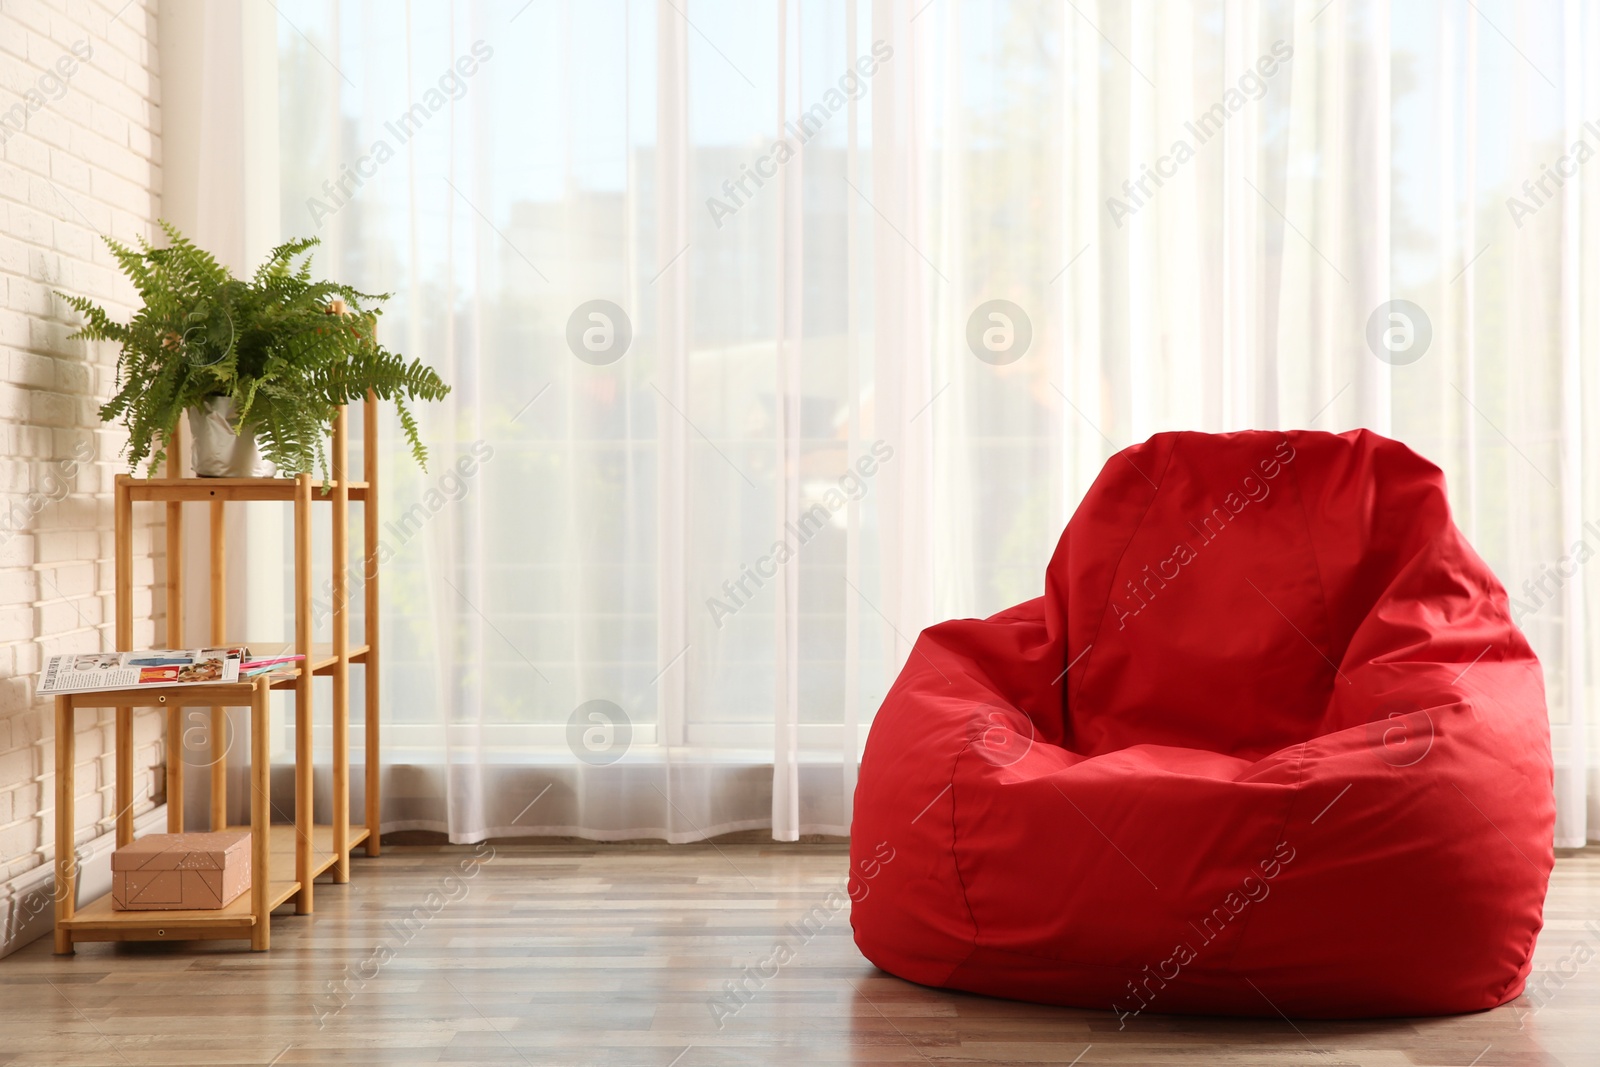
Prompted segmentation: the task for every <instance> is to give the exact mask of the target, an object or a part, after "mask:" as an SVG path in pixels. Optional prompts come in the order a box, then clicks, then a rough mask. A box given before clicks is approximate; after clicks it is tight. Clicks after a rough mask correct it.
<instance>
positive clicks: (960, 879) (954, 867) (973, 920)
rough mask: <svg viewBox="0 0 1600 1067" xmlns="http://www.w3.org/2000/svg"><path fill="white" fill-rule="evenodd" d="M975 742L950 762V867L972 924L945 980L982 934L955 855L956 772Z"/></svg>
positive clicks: (972, 952) (973, 949) (974, 948)
mask: <svg viewBox="0 0 1600 1067" xmlns="http://www.w3.org/2000/svg"><path fill="white" fill-rule="evenodd" d="M976 743H977V742H976V741H968V742H967V743H966V744H965V745H963V746H962V747H961V748H960V749H959V750H958V751H957V752H956V757H955V759H954V760H953V761H951V764H950V868H951V870H953V871H955V872H956V884H957V885H958V886H959V887H960V888H961V904H962V906H963V907H965V908H966V909H967V921H968V922H970V923H971V924H972V947H971V948H969V949H968V950H967V954H966V955H965V956H963V957H962V958H961V959H960V960H959V961H958V962H956V963H955V964H953V965H952V966H951V968H950V973H949V974H948V975H946V976H945V981H947V982H948V981H950V980H951V979H952V978H954V977H955V976H956V975H957V974H959V973H960V972H961V968H963V967H965V966H966V965H967V962H968V961H969V960H971V959H972V957H973V956H974V955H975V954H976V953H977V951H978V947H979V946H978V939H979V938H980V937H981V936H982V932H981V931H980V930H979V929H978V917H977V915H975V914H974V913H973V911H972V901H971V900H969V899H968V898H967V880H966V879H965V878H963V877H962V876H961V858H960V857H959V856H957V855H956V843H957V842H958V841H960V839H961V837H960V834H959V833H958V832H957V830H956V772H957V771H959V770H960V767H961V757H963V756H965V755H966V754H967V753H968V752H970V751H972V746H973V745H974V744H976Z"/></svg>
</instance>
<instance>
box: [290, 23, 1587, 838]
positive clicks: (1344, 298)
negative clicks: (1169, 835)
mask: <svg viewBox="0 0 1600 1067" xmlns="http://www.w3.org/2000/svg"><path fill="white" fill-rule="evenodd" d="M278 6H279V10H280V12H281V18H280V25H279V40H280V55H281V60H282V69H281V72H280V73H281V85H282V106H281V109H280V112H281V123H282V131H281V135H282V146H283V152H282V159H283V166H284V170H283V175H282V186H283V203H282V213H283V219H284V227H285V232H286V235H297V234H304V233H314V234H317V235H319V236H322V237H323V238H324V240H325V242H326V243H327V247H326V249H325V252H324V255H323V259H322V267H323V269H325V270H327V271H329V272H332V273H335V274H337V275H338V276H339V277H341V278H344V279H346V280H349V281H351V282H353V283H355V284H357V285H359V286H362V287H365V288H368V289H374V290H382V291H392V292H394V293H395V299H394V302H393V305H392V310H391V312H390V314H389V315H388V316H387V317H386V319H385V320H384V332H385V336H386V337H387V339H388V341H389V342H390V343H391V344H393V345H395V346H396V347H399V348H401V349H402V350H403V351H406V352H407V353H408V354H411V355H416V356H420V357H423V358H425V359H428V360H430V361H432V362H433V363H434V364H435V365H436V366H438V367H439V369H440V370H441V372H442V373H444V374H445V376H446V377H447V379H448V380H450V381H452V382H453V383H454V384H455V387H456V388H455V392H454V393H453V394H452V396H451V398H450V400H449V401H448V402H447V403H444V404H440V405H435V406H433V407H431V408H429V409H428V410H426V411H424V412H421V413H420V418H421V419H422V422H423V425H424V428H425V431H426V436H427V438H428V440H429V441H431V442H432V447H433V457H432V462H431V464H430V467H429V470H428V472H427V473H426V474H424V473H421V472H418V471H416V470H415V469H414V468H412V467H411V466H409V465H408V464H407V463H406V462H405V461H404V460H403V457H401V456H400V455H399V453H398V450H397V449H396V447H395V434H394V433H393V432H392V431H393V429H394V428H393V427H392V426H385V427H384V435H383V442H384V448H385V449H386V456H385V462H386V464H387V467H386V469H387V470H388V471H390V472H391V474H390V477H389V478H388V480H387V487H386V489H385V492H384V498H383V501H382V507H383V508H384V515H385V518H386V519H388V520H390V522H391V525H390V526H388V527H386V529H388V530H390V531H391V536H392V539H393V540H392V543H391V544H390V548H391V549H392V553H391V558H390V559H389V562H388V566H387V570H386V574H387V575H388V576H389V577H388V579H387V584H386V587H385V612H386V614H385V619H384V623H385V636H386V642H387V650H386V656H385V663H386V666H385V673H384V677H383V684H384V686H385V690H384V692H385V698H384V699H385V706H386V709H387V715H388V721H389V722H390V724H391V725H390V726H389V728H388V732H387V734H386V737H385V754H386V761H387V764H388V769H387V771H386V774H387V777H388V781H389V788H388V792H387V796H388V798H389V799H388V801H387V803H388V805H389V810H387V811H386V812H385V813H384V818H385V826H386V828H391V829H392V828H403V827H426V828H432V829H446V830H448V831H449V832H450V833H451V834H452V836H454V837H455V838H456V839H458V840H469V841H470V840H474V839H477V838H481V837H483V836H486V835H491V834H514V833H537V834H578V835H583V836H588V837H593V838H601V839H617V838H627V837H665V838H667V839H669V840H674V841H682V840H691V839H695V838H699V837H703V836H706V835H710V834H716V833H721V832H726V831H730V830H735V829H755V828H767V827H770V828H771V831H772V834H773V836H774V837H776V838H778V839H784V840H788V839H794V838H795V837H797V836H798V835H800V834H805V833H842V832H845V831H846V829H847V828H848V825H849V817H850V797H851V791H852V789H853V784H854V773H855V765H856V758H857V755H858V752H859V746H860V743H861V741H862V739H863V738H864V736H865V731H866V729H867V727H868V725H869V723H870V720H871V717H872V713H873V710H874V709H875V708H876V707H877V705H878V703H879V701H880V700H881V698H882V695H883V693H884V692H885V690H886V688H887V686H888V684H889V682H890V681H891V680H892V679H893V676H894V673H895V671H896V670H897V668H898V666H899V665H900V663H901V662H902V661H903V659H904V657H905V656H906V655H907V654H908V652H909V647H910V641H911V640H912V639H913V638H914V636H915V634H916V632H917V630H918V629H919V628H920V627H922V626H923V625H926V624H927V623H929V622H931V621H934V620H936V619H939V618H945V617H950V616H953V615H976V614H984V613H988V612H992V611H995V610H998V609H999V608H1002V607H1004V606H1007V605H1009V604H1012V603H1015V602H1017V601H1019V600H1022V599H1025V598H1027V597H1030V596H1033V595H1037V593H1038V592H1039V591H1040V586H1041V573H1042V567H1043V565H1044V562H1045V560H1046V559H1047V558H1048V555H1049V553H1050V550H1051V548H1052V547H1053V545H1054V542H1055V539H1056V537H1057V536H1058V535H1059V533H1060V529H1061V527H1062V525H1063V524H1064V523H1065V521H1066V518H1067V516H1068V515H1069V514H1070V512H1071V509H1072V508H1073V506H1074V505H1075V503H1076V501H1077V500H1078V498H1079V497H1080V495H1081V494H1082V492H1083V491H1084V489H1085V488H1086V487H1087V485H1088V483H1089V481H1090V480H1091V479H1092V478H1093V476H1094V474H1095V472H1096V471H1097V470H1098V469H1099V467H1100V465H1101V463H1102V462H1103V461H1104V459H1105V457H1106V456H1107V455H1109V454H1110V452H1111V451H1112V450H1113V449H1115V448H1118V447H1122V446H1124V445H1126V444H1129V443H1131V442H1133V441H1136V440H1140V439H1143V438H1144V437H1146V436H1148V435H1149V434H1151V433H1154V432H1156V431H1158V430H1162V429H1168V428H1194V429H1204V430H1214V431H1220V430H1229V429H1237V428H1243V427H1250V426H1258V427H1259V426H1311V427H1315V428H1321V429H1329V430H1340V429H1346V428H1350V427H1353V426H1369V427H1372V428H1374V429H1376V430H1379V431H1380V432H1384V433H1388V434H1391V435H1393V436H1396V437H1399V438H1401V439H1403V440H1405V441H1407V442H1409V443H1410V444H1411V445H1412V446H1413V447H1415V448H1416V449H1418V450H1419V451H1420V452H1422V453H1423V454H1425V455H1427V456H1429V457H1430V458H1432V459H1433V460H1435V461H1436V462H1438V463H1439V464H1440V465H1442V466H1443V467H1444V468H1445V470H1446V472H1447V474H1448V476H1449V479H1450V485H1451V491H1452V495H1453V497H1454V503H1455V507H1456V510H1457V519H1458V522H1459V523H1460V524H1461V525H1462V526H1463V528H1464V529H1465V530H1466V531H1467V533H1468V535H1469V537H1471V538H1472V540H1473V542H1474V544H1475V545H1476V546H1477V547H1478V548H1479V550H1480V551H1481V552H1482V553H1483V554H1484V555H1485V557H1486V558H1487V559H1488V560H1489V561H1490V562H1491V564H1493V565H1494V567H1495V568H1496V570H1497V571H1498V572H1499V573H1500V575H1501V576H1502V578H1503V579H1504V580H1505V582H1506V584H1507V586H1508V587H1509V588H1510V589H1511V590H1512V593H1513V595H1514V596H1515V597H1517V604H1518V605H1519V608H1518V617H1519V621H1520V622H1521V624H1522V625H1523V627H1524V628H1525V629H1526V631H1527V632H1528V634H1529V636H1530V638H1531V639H1532V640H1533V642H1534V644H1535V646H1536V648H1537V649H1538V651H1539V653H1540V656H1541V658H1542V659H1543V661H1544V664H1545V670H1546V681H1547V685H1548V688H1549V695H1550V710H1551V719H1552V725H1553V729H1554V732H1555V737H1556V750H1557V753H1558V762H1559V764H1560V770H1559V773H1558V778H1557V789H1558V792H1559V800H1560V821H1559V825H1558V835H1559V837H1560V843H1561V844H1563V845H1577V844H1581V843H1583V842H1584V841H1585V840H1586V839H1595V838H1596V837H1597V836H1600V829H1597V827H1600V807H1597V800H1596V797H1597V796H1600V782H1597V775H1596V771H1595V767H1596V764H1597V757H1596V741H1595V738H1596V736H1597V731H1596V730H1595V729H1594V726H1595V718H1596V715H1595V712H1594V710H1593V709H1594V706H1595V702H1594V700H1593V698H1592V697H1593V682H1592V679H1593V678H1594V676H1595V665H1594V663H1593V660H1594V657H1595V650H1596V642H1597V637H1596V635H1597V634H1600V627H1595V626H1593V625H1590V624H1591V622H1592V612H1593V609H1592V608H1591V607H1590V605H1592V604H1595V603H1597V602H1600V601H1596V599H1595V592H1596V588H1595V585H1596V582H1597V580H1600V566H1588V564H1587V561H1588V559H1589V557H1590V556H1591V555H1592V554H1593V553H1594V552H1595V551H1596V550H1600V474H1597V471H1600V449H1597V446H1596V443H1595V436H1594V431H1593V430H1592V429H1589V427H1590V426H1591V425H1593V423H1592V418H1593V417H1594V416H1595V415H1596V413H1597V411H1600V338H1597V334H1596V329H1597V325H1600V323H1597V316H1600V312H1597V310H1596V309H1597V308H1600V301H1597V300H1596V297H1597V296H1600V292H1597V279H1600V262H1597V256H1600V240H1596V238H1597V237H1600V234H1597V233H1596V226H1597V223H1596V211H1595V207H1596V205H1597V204H1600V163H1596V164H1594V165H1592V166H1591V165H1588V160H1589V157H1590V156H1591V155H1594V154H1595V152H1596V151H1597V150H1600V74H1597V73H1596V71H1600V4H1596V3H1595V2H1593V0H1585V2H1580V0H1566V2H1565V3H1552V4H1544V5H1532V6H1530V5H1519V4H1516V3H1513V2H1511V0H1502V2H1494V0H1482V2H1476V3H1469V2H1467V0H1434V2H1424V3H1416V4H1405V5H1390V4H1387V3H1378V2H1373V0H1367V2H1362V0H1333V2H1332V3H1325V2H1323V0H1315V2H1301V3H1290V2H1281V3H1273V2H1268V0H1212V2H1178V0H1167V2H1161V3H1157V2H1155V0H1135V2H1119V3H1109V2H1100V3H1095V2H1092V0H1076V2H1075V3H1072V4H1059V3H1054V2H1047V0H1036V2H1023V0H1017V2H1010V3H1007V2H1002V0H986V2H961V0H932V2H928V0H828V2H817V3H799V2H798V0H790V2H783V0H777V2H772V3H754V4H752V3H747V2H736V0H722V2H712V0H658V2H650V0H609V2H603V3H575V2H574V3H562V2H558V0H533V2H532V3H528V4H525V3H523V2H521V0H507V2H505V3H490V2H460V3H451V4H443V3H409V4H381V5H380V4H375V3H359V2H355V0H344V2H342V3H332V4H324V3H312V2H310V0H298V2H289V0H285V2H282V3H280V4H279V5H278ZM1591 119H1592V120H1595V125H1593V126H1590V125H1586V123H1588V122H1589V121H1590V120H1591ZM1391 301H1401V302H1403V303H1398V304H1391V303H1390V302H1391ZM1395 521H1404V516H1396V517H1395Z"/></svg>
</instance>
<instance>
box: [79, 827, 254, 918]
mask: <svg viewBox="0 0 1600 1067" xmlns="http://www.w3.org/2000/svg"><path fill="white" fill-rule="evenodd" d="M249 888H250V835H249V834H248V833H244V832H237V831H236V832H231V833H215V834H146V835H145V836H143V837H141V838H139V839H137V840H135V841H134V842H133V843H132V844H129V845H125V846H123V847H122V848H119V849H117V850H116V851H115V852H113V853H112V854H111V906H112V907H113V908H115V909H116V910H118V911H165V910H173V909H194V910H214V909H217V908H225V907H227V906H228V905H229V904H230V903H232V902H233V901H234V899H235V898H237V897H238V896H239V895H240V894H241V893H243V892H244V891H245V890H247V889H249Z"/></svg>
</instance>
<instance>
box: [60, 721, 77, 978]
mask: <svg viewBox="0 0 1600 1067" xmlns="http://www.w3.org/2000/svg"><path fill="white" fill-rule="evenodd" d="M74 725H75V724H74V722H73V714H72V698H71V697H69V696H61V697H56V901H55V903H56V954H57V955H59V956H66V955H71V953H72V931H71V930H68V929H67V927H66V922H67V920H68V919H71V918H72V916H73V914H74V912H76V910H77V900H78V895H77V894H78V857H77V854H76V853H75V852H74V851H73V848H72V828H73V824H74V823H75V821H76V819H75V814H76V813H75V811H74V808H73V793H74V791H75V790H74V781H73V779H74V773H73V771H74V767H75V765H76V762H75V761H76V758H77V755H76V754H77V740H78V739H77V736H76V734H75V733H74V732H73V727H74Z"/></svg>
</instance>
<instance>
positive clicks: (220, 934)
mask: <svg viewBox="0 0 1600 1067" xmlns="http://www.w3.org/2000/svg"><path fill="white" fill-rule="evenodd" d="M291 829H292V828H291ZM292 865H293V864H291V866H292ZM298 892H300V883H299V882H295V881H289V882H278V881H274V882H272V883H270V884H269V885H268V887H267V910H268V911H269V912H270V911H272V910H273V909H274V908H277V907H280V906H282V905H284V904H286V903H288V902H289V900H290V898H292V897H293V896H294V895H295V894H296V893H298ZM255 924H256V917H255V915H254V913H253V912H252V911H251V909H250V893H249V891H248V890H247V891H245V892H243V893H241V894H239V896H238V897H236V898H234V900H233V902H232V903H231V904H229V905H228V906H227V907H225V908H211V909H205V910H187V909H182V910H174V911H118V910H116V909H115V908H113V907H112V906H111V894H110V893H107V894H106V895H105V896H103V897H100V898H99V899H97V900H94V901H92V902H90V903H89V904H86V905H85V906H83V907H82V908H80V909H78V913H77V914H76V915H74V916H73V917H72V918H70V919H65V920H61V921H59V923H58V925H60V926H63V927H65V929H67V930H68V931H70V932H71V934H72V940H74V941H190V940H215V939H219V938H228V939H232V938H247V937H249V936H250V931H251V928H252V927H254V926H255Z"/></svg>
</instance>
